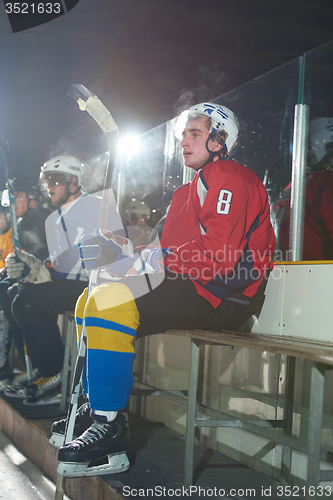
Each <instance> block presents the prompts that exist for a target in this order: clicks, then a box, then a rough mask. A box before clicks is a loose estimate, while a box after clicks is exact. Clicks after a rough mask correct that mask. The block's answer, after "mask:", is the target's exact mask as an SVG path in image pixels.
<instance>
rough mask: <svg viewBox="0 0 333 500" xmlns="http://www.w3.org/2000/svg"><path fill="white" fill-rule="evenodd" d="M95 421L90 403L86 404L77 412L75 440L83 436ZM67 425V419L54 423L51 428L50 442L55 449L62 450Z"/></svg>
mask: <svg viewBox="0 0 333 500" xmlns="http://www.w3.org/2000/svg"><path fill="white" fill-rule="evenodd" d="M93 421H94V420H93V418H92V417H91V416H90V407H89V403H84V404H83V405H82V406H80V408H79V409H78V410H77V412H76V416H75V425H74V431H73V439H76V438H77V437H78V436H81V434H83V433H84V431H86V430H87V429H88V428H89V427H90V426H91V424H92V423H93ZM66 423H67V419H66V418H63V419H61V420H58V421H57V422H53V424H52V426H51V432H52V436H51V437H50V439H49V442H50V444H51V445H52V446H53V447H54V448H60V446H63V444H64V439H65V430H66Z"/></svg>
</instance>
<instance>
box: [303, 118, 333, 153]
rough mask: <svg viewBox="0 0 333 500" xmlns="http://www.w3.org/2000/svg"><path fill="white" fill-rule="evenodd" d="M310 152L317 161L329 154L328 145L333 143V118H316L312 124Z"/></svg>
mask: <svg viewBox="0 0 333 500" xmlns="http://www.w3.org/2000/svg"><path fill="white" fill-rule="evenodd" d="M309 132H310V134H309V135H310V144H309V145H310V150H311V151H312V152H313V154H314V156H315V158H316V160H317V161H320V160H321V159H322V158H323V156H325V154H326V153H327V145H328V144H330V143H333V118H332V117H331V118H315V119H314V120H312V121H311V122H310V131H309Z"/></svg>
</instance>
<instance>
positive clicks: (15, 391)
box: [5, 368, 39, 399]
mask: <svg viewBox="0 0 333 500" xmlns="http://www.w3.org/2000/svg"><path fill="white" fill-rule="evenodd" d="M38 377H39V375H38V370H37V369H36V368H34V370H33V371H32V380H33V381H34V380H37V378H38ZM27 385H28V374H27V372H24V373H21V374H20V375H16V377H15V378H14V380H13V381H12V383H11V384H10V385H8V386H7V388H6V390H5V395H6V396H8V397H10V398H21V399H25V387H26V386H27Z"/></svg>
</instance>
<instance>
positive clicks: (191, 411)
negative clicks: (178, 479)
mask: <svg viewBox="0 0 333 500" xmlns="http://www.w3.org/2000/svg"><path fill="white" fill-rule="evenodd" d="M198 370H199V345H198V344H197V343H196V342H195V340H193V339H191V349H190V373H189V384H188V400H187V416H186V435H185V463H184V486H185V487H186V488H189V487H190V486H191V485H192V482H193V455H194V441H195V427H196V423H195V419H196V406H197V388H198Z"/></svg>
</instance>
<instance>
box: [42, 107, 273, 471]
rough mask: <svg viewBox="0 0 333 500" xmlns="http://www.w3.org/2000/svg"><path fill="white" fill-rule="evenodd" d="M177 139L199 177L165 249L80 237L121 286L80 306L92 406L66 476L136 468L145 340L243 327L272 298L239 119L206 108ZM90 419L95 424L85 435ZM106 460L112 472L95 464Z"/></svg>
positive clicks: (262, 204) (56, 427)
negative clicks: (135, 370) (134, 394)
mask: <svg viewBox="0 0 333 500" xmlns="http://www.w3.org/2000/svg"><path fill="white" fill-rule="evenodd" d="M175 133H176V136H177V137H179V138H180V140H181V147H182V151H183V159H184V164H185V165H186V166H187V167H190V168H192V169H193V170H195V171H196V175H195V177H194V179H193V180H192V181H191V182H190V183H188V184H185V185H183V186H181V187H180V188H178V189H177V190H176V191H175V193H174V195H173V198H172V201H171V206H170V208H169V211H168V213H167V217H166V221H165V225H164V229H163V233H162V236H161V241H160V247H159V248H156V247H155V248H152V247H146V248H143V249H140V250H139V249H134V248H132V247H131V242H130V241H129V240H127V239H125V238H122V239H120V238H117V237H115V236H114V235H113V234H112V233H111V232H107V231H103V230H97V231H95V233H94V234H93V235H85V236H83V237H82V239H81V247H80V252H81V259H82V260H83V262H84V264H85V266H86V267H87V268H88V269H89V268H90V269H93V268H96V267H99V266H100V265H103V266H104V269H106V270H107V271H108V273H109V274H111V275H112V276H114V277H115V276H116V277H118V278H121V279H119V281H116V282H112V283H106V284H102V285H100V286H97V287H96V288H94V289H93V290H92V292H91V293H90V294H89V297H88V299H87V300H86V293H84V294H83V295H82V296H81V297H80V298H79V300H78V302H77V305H76V323H77V325H78V335H79V334H80V329H81V325H82V322H83V321H85V327H86V333H87V356H86V365H87V366H86V370H85V373H86V374H88V376H87V379H86V380H85V381H84V386H85V391H86V393H87V397H88V401H89V403H88V404H89V406H88V404H87V403H86V404H85V406H84V408H82V407H81V409H79V411H78V413H77V419H76V427H75V428H74V435H75V436H77V437H76V439H74V440H73V441H72V442H69V443H67V444H65V445H64V446H62V447H61V448H60V450H59V452H58V459H59V461H60V465H59V469H58V472H59V474H60V475H64V476H66V477H73V476H84V475H93V474H105V473H112V472H121V471H123V470H126V469H127V468H128V466H129V463H128V459H127V456H126V450H127V449H128V448H129V445H130V442H129V434H128V422H127V417H126V413H125V412H124V408H125V407H126V404H127V402H128V399H129V396H130V394H131V391H132V387H133V375H132V365H133V360H134V357H135V348H134V344H135V339H136V338H138V337H142V336H145V335H151V334H156V333H161V332H164V331H166V330H168V329H171V328H178V329H182V328H186V329H193V328H199V329H205V330H211V331H216V330H223V329H231V330H232V329H238V328H239V327H241V326H242V324H243V323H244V322H246V320H247V319H248V318H249V317H250V316H251V315H252V314H255V313H257V312H258V311H259V310H260V308H261V306H262V303H263V300H264V285H265V281H266V280H265V275H266V274H267V272H268V270H270V269H271V268H272V257H273V255H274V251H275V236H274V232H273V228H272V226H271V223H270V209H269V203H268V197H267V193H266V190H265V188H264V186H263V184H262V183H261V181H260V180H259V179H258V177H257V176H256V175H255V174H254V173H253V172H252V171H251V170H249V169H247V168H245V167H243V166H242V165H240V164H238V163H237V162H235V161H231V160H228V154H229V153H230V151H231V150H232V149H233V148H234V147H235V145H236V143H237V140H238V135H239V126H238V120H237V118H236V116H235V115H234V113H233V112H232V111H230V110H229V109H228V108H226V107H224V106H221V105H218V104H212V103H202V104H199V105H196V106H193V107H192V108H191V109H190V110H188V111H186V112H183V113H182V114H181V115H180V117H179V119H178V121H177V124H176V127H175ZM101 255H102V256H103V258H102V259H101V258H100V256H101ZM106 262H108V264H107V265H106ZM147 273H148V274H149V278H148V277H147ZM161 275H162V277H163V276H164V279H162V280H161V279H160V276H161ZM147 280H149V283H150V285H149V286H147ZM158 280H159V281H158ZM140 287H141V288H140ZM144 290H146V291H145V292H143V291H144ZM89 407H90V409H89ZM89 411H90V417H91V419H90V424H91V426H90V427H89V428H88V429H87V430H85V432H83V434H81V435H78V434H79V433H81V432H82V430H83V429H82V425H80V423H81V421H82V422H83V420H84V422H85V426H86V425H87V422H89V419H88V420H87V413H88V412H89ZM52 432H53V438H52V439H53V444H55V445H56V441H57V438H59V439H60V443H61V442H62V441H63V435H64V421H59V422H55V423H54V424H53V426H52ZM61 439H62V441H61ZM106 456H108V463H107V464H105V465H99V466H94V465H89V464H90V463H91V462H93V461H95V460H97V459H100V458H102V457H106Z"/></svg>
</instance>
